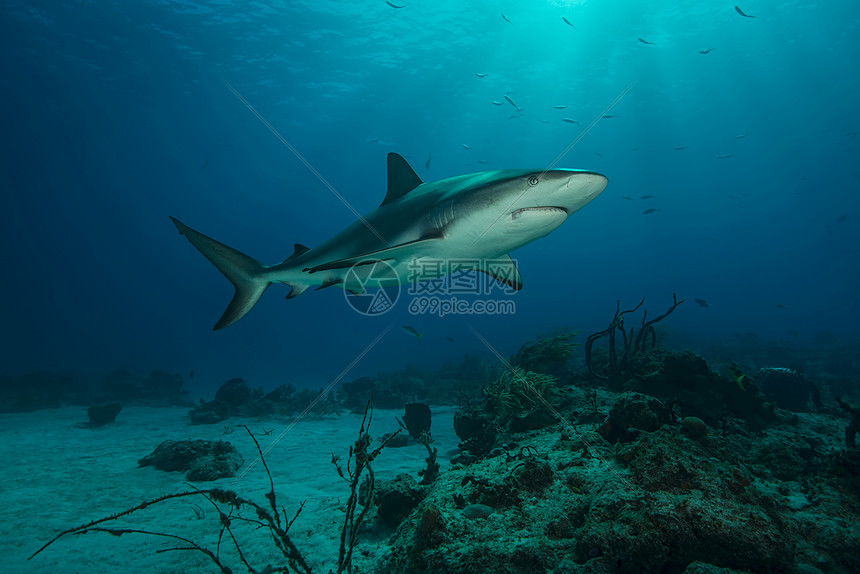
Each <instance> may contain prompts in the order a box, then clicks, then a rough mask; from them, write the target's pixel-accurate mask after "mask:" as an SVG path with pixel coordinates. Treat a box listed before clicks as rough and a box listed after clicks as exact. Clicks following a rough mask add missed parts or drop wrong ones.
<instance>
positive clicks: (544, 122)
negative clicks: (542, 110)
mask: <svg viewBox="0 0 860 574" xmlns="http://www.w3.org/2000/svg"><path fill="white" fill-rule="evenodd" d="M540 123H542V124H548V123H549V120H541V121H540Z"/></svg>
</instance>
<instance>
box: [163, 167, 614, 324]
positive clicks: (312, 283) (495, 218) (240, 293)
mask: <svg viewBox="0 0 860 574" xmlns="http://www.w3.org/2000/svg"><path fill="white" fill-rule="evenodd" d="M607 182H608V180H607V179H606V177H605V176H603V175H601V174H599V173H595V172H592V171H585V170H578V169H550V170H497V171H484V172H480V173H473V174H468V175H460V176H456V177H450V178H447V179H442V180H439V181H434V182H430V183H425V182H423V181H421V178H419V177H418V175H416V173H415V171H414V170H413V169H412V168H411V167H410V166H409V164H408V163H407V162H406V160H404V159H403V158H402V157H401V156H399V155H397V154H396V153H390V154H388V191H387V193H386V195H385V199H384V200H383V201H382V204H380V206H379V207H378V208H377V209H376V210H374V211H372V212H370V213H368V214H367V215H365V216H364V217H362V218H359V220H358V221H356V222H355V223H353V224H352V225H350V226H348V227H347V228H346V229H344V230H343V231H341V232H340V233H338V234H337V235H335V236H334V237H332V238H331V239H329V240H328V241H326V242H324V243H322V244H321V245H319V246H317V247H314V248H313V249H309V248H308V247H305V246H304V245H301V244H298V243H297V244H295V251H294V252H293V254H292V255H290V256H289V257H288V258H287V259H286V260H285V261H284V262H283V263H278V264H276V265H264V264H263V263H261V262H259V261H257V260H256V259H253V258H251V257H248V256H247V255H245V254H244V253H241V252H239V251H237V250H235V249H233V248H232V247H228V246H227V245H224V244H223V243H220V242H218V241H216V240H214V239H212V238H210V237H207V236H206V235H203V234H202V233H199V232H197V231H195V230H193V229H191V228H190V227H188V226H187V225H185V224H183V223H182V222H180V221H178V220H177V219H175V218H173V217H171V219H172V220H173V223H174V224H175V225H176V228H177V229H178V230H179V233H181V234H182V235H184V236H185V237H187V238H188V240H189V241H190V242H191V244H192V245H194V247H196V248H197V249H198V250H199V251H200V252H201V253H202V254H203V255H204V256H205V257H206V258H207V259H209V261H211V262H212V263H213V264H214V265H215V267H217V268H218V269H219V270H220V271H221V272H222V273H223V274H224V275H225V276H226V277H227V279H229V280H230V282H231V283H233V286H234V287H235V289H236V293H235V295H234V296H233V300H232V301H231V302H230V304H229V305H228V306H227V310H226V311H224V314H223V315H222V316H221V319H219V321H218V322H217V323H216V324H215V329H223V328H224V327H227V326H228V325H232V324H233V323H235V322H236V321H238V320H239V319H241V318H242V317H243V316H244V315H245V313H247V312H248V311H250V310H251V308H252V307H253V306H254V304H255V303H256V302H257V301H258V300H259V299H260V296H261V295H262V294H263V291H265V290H266V288H267V287H268V286H269V285H271V284H272V283H283V284H285V285H288V286H289V287H290V288H291V290H290V293H289V294H288V295H287V299H292V298H293V297H296V296H298V295H301V294H302V293H303V292H304V291H305V290H307V289H308V288H309V287H317V288H318V289H322V288H323V287H329V286H333V285H337V286H340V287H341V288H343V289H346V290H347V291H349V292H351V293H353V294H356V295H358V294H361V293H363V292H364V291H365V290H366V289H367V288H368V287H371V286H376V287H379V286H386V285H392V284H396V283H397V282H399V284H405V283H406V282H409V281H416V280H426V279H434V278H437V277H441V276H443V275H447V274H448V272H449V269H448V266H447V265H444V264H442V265H439V264H436V263H438V262H447V261H451V260H471V261H494V262H496V263H498V262H499V261H502V262H508V265H494V266H490V265H482V264H478V265H477V266H475V267H474V269H477V270H478V271H482V272H484V273H487V274H489V275H491V276H493V277H495V278H496V279H498V280H499V281H501V282H503V283H504V284H506V285H508V286H509V287H510V288H512V289H515V290H519V289H521V288H522V278H521V277H520V274H519V272H518V271H517V269H516V266H515V265H514V264H513V260H511V259H510V255H509V253H510V252H511V251H514V250H515V249H519V248H520V247H522V246H523V245H527V244H529V243H531V242H532V241H534V240H536V239H540V238H541V237H544V236H546V235H547V234H549V232H551V231H552V230H553V229H555V228H556V227H558V226H559V225H561V224H562V223H563V222H564V220H565V219H567V217H568V216H569V215H570V214H572V213H573V212H575V211H577V210H578V209H580V208H582V207H583V206H584V205H586V204H587V203H589V202H590V201H591V200H592V199H594V198H595V197H597V196H598V195H599V194H600V192H602V191H603V189H604V188H605V187H606V184H607ZM416 270H418V271H417V272H416Z"/></svg>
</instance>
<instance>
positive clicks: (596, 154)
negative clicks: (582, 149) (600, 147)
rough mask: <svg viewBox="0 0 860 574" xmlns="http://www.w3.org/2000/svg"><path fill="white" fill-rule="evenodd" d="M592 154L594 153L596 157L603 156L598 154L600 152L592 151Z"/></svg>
mask: <svg viewBox="0 0 860 574" xmlns="http://www.w3.org/2000/svg"><path fill="white" fill-rule="evenodd" d="M594 155H596V156H597V157H603V156H602V155H600V154H599V153H597V152H594Z"/></svg>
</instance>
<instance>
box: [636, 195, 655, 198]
mask: <svg viewBox="0 0 860 574" xmlns="http://www.w3.org/2000/svg"><path fill="white" fill-rule="evenodd" d="M652 197H654V196H653V195H642V196H640V197H639V199H651V198H652Z"/></svg>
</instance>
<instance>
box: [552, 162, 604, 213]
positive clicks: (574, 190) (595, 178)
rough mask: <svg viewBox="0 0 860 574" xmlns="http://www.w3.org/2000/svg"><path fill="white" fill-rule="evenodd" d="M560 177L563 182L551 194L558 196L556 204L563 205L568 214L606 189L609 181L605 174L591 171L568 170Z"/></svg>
mask: <svg viewBox="0 0 860 574" xmlns="http://www.w3.org/2000/svg"><path fill="white" fill-rule="evenodd" d="M563 173H564V172H563ZM562 177H563V178H564V183H563V184H562V185H560V186H559V187H558V189H557V190H556V192H555V193H553V194H552V196H555V197H557V198H558V201H556V205H559V206H560V207H564V208H565V209H566V210H567V212H568V214H570V213H573V212H574V211H577V210H578V209H580V208H582V207H584V206H585V205H587V204H588V203H589V202H591V200H592V199H594V198H595V197H597V196H598V195H600V194H601V192H603V190H604V189H606V185H607V184H608V183H609V179H607V177H606V176H605V175H603V174H600V173H597V172H593V171H568V172H567V173H566V174H565V176H562Z"/></svg>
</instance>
